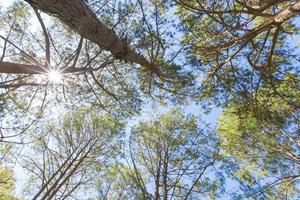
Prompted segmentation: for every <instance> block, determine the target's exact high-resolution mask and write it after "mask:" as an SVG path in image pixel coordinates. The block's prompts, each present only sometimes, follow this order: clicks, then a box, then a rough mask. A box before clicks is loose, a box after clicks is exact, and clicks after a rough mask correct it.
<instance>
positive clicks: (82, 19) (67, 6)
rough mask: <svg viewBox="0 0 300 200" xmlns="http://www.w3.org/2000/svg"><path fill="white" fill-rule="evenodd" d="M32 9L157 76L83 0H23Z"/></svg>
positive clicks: (142, 58)
mask: <svg viewBox="0 0 300 200" xmlns="http://www.w3.org/2000/svg"><path fill="white" fill-rule="evenodd" d="M25 1H27V2H28V3H29V4H30V5H32V6H33V7H36V8H38V9H39V10H41V11H43V12H45V13H48V14H49V15H52V16H55V17H57V18H59V19H60V20H61V21H62V22H63V23H65V24H67V25H68V26H69V27H70V28H71V29H72V30H74V31H75V32H77V33H79V34H80V35H81V36H83V37H85V38H87V39H89V40H90V41H92V42H94V43H96V44H98V45H99V46H100V47H102V48H103V49H105V50H107V51H110V52H111V53H112V55H113V56H114V57H115V58H117V59H120V60H124V61H125V62H132V63H136V64H140V65H142V66H144V67H147V68H149V70H150V71H151V72H152V73H155V74H157V75H159V73H160V70H159V69H158V68H157V67H156V66H155V65H153V64H152V63H150V62H149V61H147V59H146V58H145V57H144V56H142V55H139V54H138V53H136V52H134V51H133V50H132V49H130V47H129V46H128V45H127V42H126V41H125V40H122V39H121V38H119V37H118V36H117V34H116V33H115V32H114V31H113V30H111V29H110V28H108V27H107V26H106V25H105V24H103V23H102V22H101V21H100V20H98V18H97V16H96V15H95V14H94V13H93V11H92V10H91V9H89V7H88V6H87V5H86V4H85V3H84V1H83V0H25Z"/></svg>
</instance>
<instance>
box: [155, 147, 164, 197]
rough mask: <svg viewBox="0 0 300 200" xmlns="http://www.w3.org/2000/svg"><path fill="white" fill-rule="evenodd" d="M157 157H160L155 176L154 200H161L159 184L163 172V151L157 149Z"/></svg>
mask: <svg viewBox="0 0 300 200" xmlns="http://www.w3.org/2000/svg"><path fill="white" fill-rule="evenodd" d="M157 153H158V154H157V156H158V163H157V166H156V174H155V193H154V200H159V198H160V192H159V189H160V187H159V184H160V183H159V182H160V170H161V162H162V159H161V149H159V148H157Z"/></svg>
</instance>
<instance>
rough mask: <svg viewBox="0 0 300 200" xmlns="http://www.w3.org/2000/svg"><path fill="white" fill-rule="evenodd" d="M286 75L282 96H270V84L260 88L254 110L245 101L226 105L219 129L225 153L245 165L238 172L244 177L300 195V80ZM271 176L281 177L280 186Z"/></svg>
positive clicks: (253, 181)
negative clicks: (299, 125) (299, 135)
mask: <svg viewBox="0 0 300 200" xmlns="http://www.w3.org/2000/svg"><path fill="white" fill-rule="evenodd" d="M286 79H287V80H286V81H283V82H282V84H279V85H278V86H277V88H276V91H277V92H278V93H280V94H281V95H282V96H278V94H271V95H268V96H267V95H266V93H267V92H268V91H269V90H268V88H264V89H262V90H260V91H258V92H257V94H258V95H257V96H256V97H255V100H253V101H254V102H253V103H254V104H255V107H254V108H253V109H252V110H249V109H248V108H245V107H244V105H245V104H244V103H243V102H238V101H236V102H233V103H231V104H230V105H229V106H228V107H226V108H225V110H224V113H223V114H222V116H221V118H220V119H219V121H218V126H217V129H216V130H217V133H218V134H219V136H220V137H221V141H222V142H221V147H222V152H223V155H224V156H234V157H235V159H236V162H238V163H240V164H239V165H240V167H241V168H245V170H238V171H237V172H236V173H237V177H238V178H239V180H240V181H242V182H244V183H245V181H246V182H247V183H248V186H250V187H253V188H257V187H258V186H259V185H255V184H258V183H259V182H261V183H262V186H259V187H261V188H262V189H263V188H264V187H266V188H268V189H269V190H270V191H272V190H273V191H272V192H277V193H279V194H281V193H283V191H285V192H287V193H288V194H289V195H291V196H293V195H298V194H297V192H296V193H295V192H294V190H297V191H298V189H297V187H296V185H297V184H298V182H297V178H296V179H294V178H293V177H294V176H296V177H297V176H298V175H299V166H298V161H297V160H298V156H297V154H298V153H297V152H298V151H299V144H298V143H297V140H298V139H297V137H298V136H297V132H298V131H299V128H298V125H297V124H298V119H299V116H298V115H299V103H300V98H299V97H300V93H299V83H298V82H295V80H294V79H293V78H292V77H290V78H286ZM269 177H279V178H278V180H277V179H275V180H277V182H276V184H275V185H274V186H276V187H275V188H276V189H274V188H273V187H272V186H273V185H272V184H271V183H270V182H271V181H272V178H271V180H268V178H269ZM287 177H289V178H287ZM263 180H265V181H263ZM268 184H271V187H268ZM253 185H255V187H254V186H253ZM270 191H269V192H270ZM269 195H271V194H269ZM271 196H272V195H271ZM271 196H269V197H270V198H271Z"/></svg>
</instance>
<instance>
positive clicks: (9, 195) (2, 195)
mask: <svg viewBox="0 0 300 200" xmlns="http://www.w3.org/2000/svg"><path fill="white" fill-rule="evenodd" d="M14 182H15V181H14V177H13V173H12V171H11V170H10V169H9V168H8V167H5V166H3V165H2V166H0V200H17V198H15V197H14V195H13V194H14Z"/></svg>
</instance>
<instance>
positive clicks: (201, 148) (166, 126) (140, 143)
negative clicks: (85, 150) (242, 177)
mask: <svg viewBox="0 0 300 200" xmlns="http://www.w3.org/2000/svg"><path fill="white" fill-rule="evenodd" d="M216 145H217V139H216V138H214V134H213V133H212V132H210V131H209V130H208V129H207V127H202V128H201V127H199V124H197V120H196V117H195V116H189V117H184V116H183V114H182V113H181V112H180V111H179V110H172V111H169V112H168V113H165V114H163V115H161V116H159V117H157V118H155V119H153V120H151V121H148V122H143V123H141V124H139V125H138V126H137V127H135V128H134V130H133V132H132V133H131V135H130V147H129V148H130V150H129V151H130V162H131V164H130V166H131V170H132V172H131V173H132V177H133V179H134V181H135V184H136V185H137V186H138V187H139V189H140V194H139V195H141V194H142V196H140V197H139V198H138V199H194V198H206V197H211V198H216V197H217V195H216V193H215V192H217V191H219V190H220V188H221V184H222V181H221V179H222V178H221V177H216V178H215V179H214V178H212V177H210V176H209V174H210V173H213V166H214V165H215V164H216V163H215V162H216V161H215V159H216V158H217V154H218V151H217V148H216Z"/></svg>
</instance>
